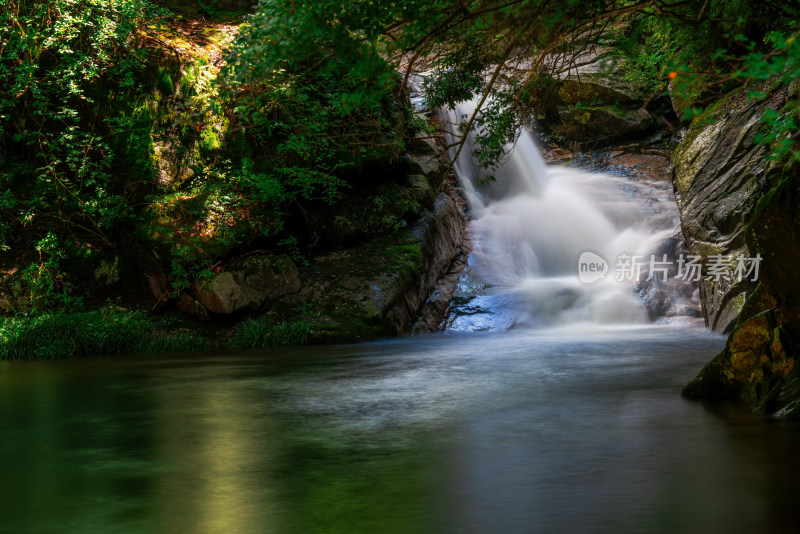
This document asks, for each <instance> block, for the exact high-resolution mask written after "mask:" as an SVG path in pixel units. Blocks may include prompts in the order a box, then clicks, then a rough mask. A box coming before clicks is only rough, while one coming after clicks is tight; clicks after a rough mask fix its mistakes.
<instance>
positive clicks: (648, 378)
mask: <svg viewBox="0 0 800 534" xmlns="http://www.w3.org/2000/svg"><path fill="white" fill-rule="evenodd" d="M723 344H724V339H723V338H721V337H719V336H715V335H711V334H708V333H705V332H702V331H697V330H688V329H679V328H674V327H661V328H655V327H646V328H617V329H604V330H593V331H592V330H579V329H575V328H573V329H571V330H546V331H521V330H517V331H511V332H508V333H504V334H488V335H438V336H429V337H415V338H408V339H401V340H393V341H384V342H377V343H370V344H361V345H349V346H335V347H306V348H299V349H281V350H271V351H258V352H247V353H235V354H226V353H213V354H191V355H190V354H187V355H161V356H139V357H127V358H118V359H109V360H101V361H70V362H0V425H2V426H1V427H0V428H1V429H2V439H0V532H3V533H14V534H16V533H81V534H91V533H98V534H99V533H103V534H110V533H157V534H160V533H236V534H247V533H273V532H274V533H304V534H305V533H316V532H319V533H395V532H396V533H409V534H413V533H429V532H430V533H511V534H513V533H549V532H553V533H556V532H558V533H591V532H603V533H606V532H607V533H625V532H645V533H646V532H654V533H655V532H658V533H662V532H663V533H695V532H696V533H715V532H719V533H723V532H724V533H738V532H741V533H749V534H754V533H771V532H775V533H786V532H795V531H798V517H800V508H798V504H797V503H798V502H799V501H798V497H800V476H799V475H800V454H798V451H800V428H798V427H797V426H794V425H791V424H786V423H775V422H768V421H765V420H763V419H761V418H758V417H755V416H752V415H750V414H749V412H748V411H747V410H746V409H742V408H740V407H737V406H735V405H731V404H724V403H723V404H703V403H699V402H691V401H687V400H685V399H683V398H681V397H680V395H679V391H680V388H681V387H682V386H683V384H685V383H686V382H687V381H688V380H689V379H690V378H692V377H693V376H694V375H695V374H696V373H697V371H698V370H699V369H700V368H701V367H702V365H703V364H704V363H705V362H707V361H708V360H709V359H710V358H711V357H712V356H713V355H714V354H715V353H716V352H717V351H718V350H719V349H720V348H721V347H722V346H723Z"/></svg>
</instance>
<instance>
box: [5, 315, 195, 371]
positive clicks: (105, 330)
mask: <svg viewBox="0 0 800 534" xmlns="http://www.w3.org/2000/svg"><path fill="white" fill-rule="evenodd" d="M207 347H208V344H207V342H206V341H205V340H204V339H203V338H202V337H200V336H199V335H197V334H195V333H193V332H189V331H185V330H180V329H175V328H174V327H172V328H170V325H168V324H167V323H166V322H165V321H163V320H157V319H152V318H150V317H147V316H145V315H143V314H139V313H132V312H127V311H118V310H111V309H102V310H95V311H89V312H81V313H64V312H56V313H50V314H43V315H37V316H28V317H26V316H20V317H8V318H3V319H0V360H10V359H14V360H34V359H67V358H80V357H91V356H104V355H114V354H121V353H126V352H140V353H142V352H175V351H192V350H202V349H205V348H207Z"/></svg>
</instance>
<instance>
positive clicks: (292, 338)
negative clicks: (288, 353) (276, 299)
mask: <svg viewBox="0 0 800 534" xmlns="http://www.w3.org/2000/svg"><path fill="white" fill-rule="evenodd" d="M310 331H311V327H310V326H309V325H308V323H305V322H303V321H292V322H286V323H281V322H276V320H275V319H274V318H273V317H272V316H270V315H264V316H261V317H257V318H251V319H246V320H244V321H242V322H241V323H239V325H238V326H237V327H236V332H235V333H234V335H233V336H232V337H231V338H230V339H229V340H228V346H229V347H231V348H239V349H260V348H264V347H278V346H281V345H302V344H303V343H304V342H305V341H306V338H307V336H308V334H309V333H310Z"/></svg>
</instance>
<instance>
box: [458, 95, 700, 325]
mask: <svg viewBox="0 0 800 534" xmlns="http://www.w3.org/2000/svg"><path fill="white" fill-rule="evenodd" d="M474 109H475V104H474V103H464V104H462V105H460V106H458V107H457V108H456V109H455V110H452V111H449V112H446V114H445V115H446V116H445V117H444V119H445V120H446V122H447V124H448V128H446V130H451V132H452V130H453V129H454V128H455V127H457V125H459V124H463V122H464V121H465V120H466V119H468V118H469V117H470V116H471V115H472V113H473V111H474ZM448 136H449V139H448V143H449V144H450V145H452V144H454V143H455V142H456V141H457V140H458V137H457V136H456V135H454V134H453V133H451V134H448ZM473 148H474V134H471V135H470V136H469V137H468V140H467V142H466V145H465V146H464V149H463V150H462V151H461V155H460V156H459V157H458V160H457V161H456V162H455V164H454V167H455V171H456V174H457V176H458V180H459V182H460V184H461V186H462V188H463V190H464V192H465V196H466V197H467V202H468V204H469V207H470V210H471V213H472V215H473V221H472V222H471V225H470V236H471V239H472V246H473V252H472V254H471V258H470V264H471V267H472V269H473V270H474V271H475V272H476V273H477V275H478V276H479V277H480V278H481V279H482V280H483V281H484V282H485V283H486V284H487V285H488V286H489V294H490V295H494V296H495V297H497V296H503V297H504V298H503V306H508V303H509V302H514V303H515V304H514V306H513V307H514V308H515V314H516V315H515V316H514V317H513V319H512V320H511V321H510V322H511V323H513V324H519V323H527V324H558V323H567V322H568V323H575V322H593V323H642V322H647V321H648V320H649V319H651V318H652V313H651V314H650V316H648V310H647V309H646V306H645V302H644V299H643V298H641V296H640V295H639V294H637V293H636V292H635V289H638V290H639V291H640V292H641V289H642V284H641V283H639V284H638V285H637V281H640V280H644V279H645V278H646V274H647V272H646V270H645V271H643V274H642V275H641V276H640V278H638V280H637V279H626V278H624V277H622V276H619V275H618V273H617V272H616V269H615V267H616V264H617V259H618V258H619V257H620V256H621V255H625V254H627V255H630V256H633V255H639V256H642V257H643V258H644V261H649V258H650V254H651V252H653V251H655V249H656V248H657V246H658V245H659V244H660V243H663V242H664V240H665V239H666V238H669V237H670V236H673V235H674V234H675V232H676V228H677V226H678V222H679V220H678V210H677V206H676V205H675V200H674V197H673V196H672V189H671V187H670V186H669V185H668V184H663V183H662V184H658V183H649V182H636V181H633V180H630V179H628V178H626V177H622V176H614V175H609V174H600V173H590V172H586V171H582V170H579V169H576V168H571V167H566V166H548V165H546V164H545V162H544V160H543V158H542V156H541V154H540V152H539V149H538V147H537V145H536V142H535V140H534V137H533V135H532V134H531V133H530V132H528V131H525V132H523V133H522V135H521V136H520V138H519V139H518V141H517V143H516V144H515V145H513V146H509V147H507V150H508V154H507V156H506V158H505V159H504V160H503V161H502V162H501V163H500V164H499V165H498V166H497V167H496V168H494V169H491V171H490V172H489V171H487V170H484V169H480V168H478V167H477V166H476V164H475V162H474V160H473V158H472V157H471V153H472V150H473ZM452 155H453V156H455V154H454V153H453V154H452ZM587 254H588V257H591V258H598V256H599V259H598V261H601V260H606V263H607V271H606V273H605V276H604V277H602V278H600V279H599V280H596V281H593V283H585V281H582V280H581V278H580V277H579V259H580V258H581V256H582V255H584V257H587V256H586V255H587ZM648 267H649V263H648ZM617 278H621V279H620V280H618V279H617ZM656 278H657V277H656ZM690 293H691V290H690ZM509 298H510V300H509ZM513 324H510V325H507V326H511V325H513ZM483 329H486V328H483Z"/></svg>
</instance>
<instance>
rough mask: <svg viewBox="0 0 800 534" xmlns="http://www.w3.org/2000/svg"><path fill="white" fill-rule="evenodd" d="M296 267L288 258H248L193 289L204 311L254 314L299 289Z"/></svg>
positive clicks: (197, 283)
mask: <svg viewBox="0 0 800 534" xmlns="http://www.w3.org/2000/svg"><path fill="white" fill-rule="evenodd" d="M300 285H301V284H300V277H299V274H298V271H297V266H295V264H294V262H293V261H292V260H291V258H289V257H288V256H249V257H247V258H245V259H243V260H242V261H240V262H238V263H237V264H236V265H235V266H233V267H231V268H230V269H228V270H226V271H224V272H222V273H219V274H217V275H216V276H214V277H213V278H210V279H207V280H202V281H198V282H196V283H195V284H194V287H193V290H194V294H195V296H196V299H197V301H198V302H199V303H200V304H202V305H203V306H204V307H205V308H206V309H207V310H209V311H211V312H213V313H218V314H231V313H234V312H237V311H240V310H251V311H256V310H259V309H262V308H263V307H264V306H265V305H267V304H269V303H271V302H273V301H275V300H277V299H278V298H280V297H283V296H285V295H288V294H290V293H295V292H297V291H299V290H300Z"/></svg>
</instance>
